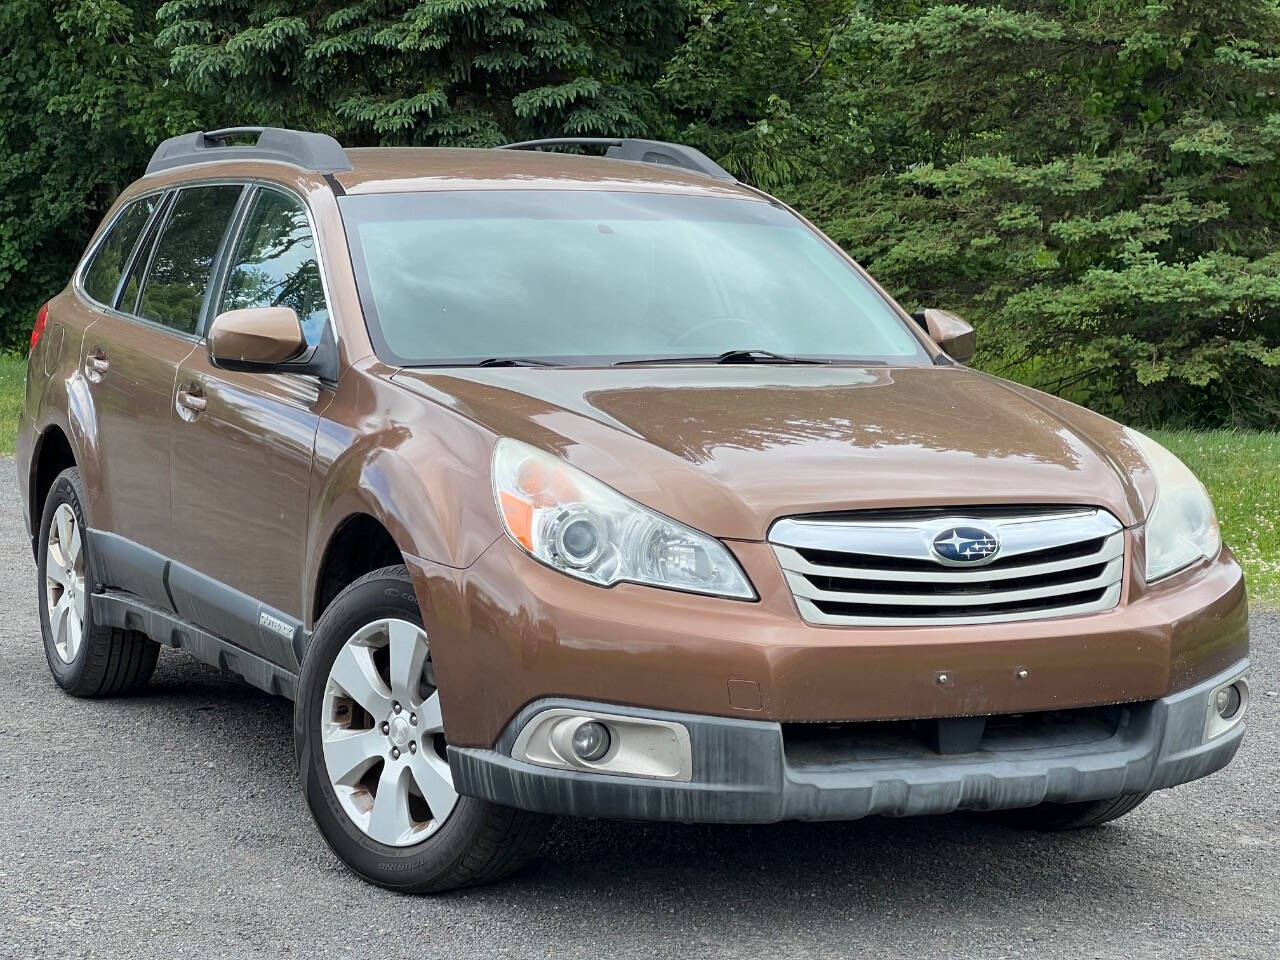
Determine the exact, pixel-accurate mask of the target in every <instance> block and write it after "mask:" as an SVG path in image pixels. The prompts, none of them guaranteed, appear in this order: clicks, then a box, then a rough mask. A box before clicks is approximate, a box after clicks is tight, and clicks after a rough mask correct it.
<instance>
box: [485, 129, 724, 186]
mask: <svg viewBox="0 0 1280 960" xmlns="http://www.w3.org/2000/svg"><path fill="white" fill-rule="evenodd" d="M543 147H608V148H609V149H608V150H606V151H605V154H604V155H605V156H606V157H612V158H613V159H615V160H635V161H638V162H640V163H664V164H666V165H667V166H669V167H679V168H681V169H682V170H692V171H693V172H694V173H701V174H704V175H706V176H708V177H714V178H715V179H717V180H728V181H729V182H730V183H737V178H736V177H734V175H733V174H731V173H730V172H729V171H728V170H726V169H725V168H724V167H722V166H720V164H718V163H716V162H715V161H714V160H712V159H711V158H710V157H708V156H707V155H706V154H705V153H703V152H702V151H701V150H695V149H694V148H693V147H686V146H685V145H684V144H681V143H665V142H663V141H662V140H635V139H632V138H630V137H549V138H547V139H545V140H524V141H522V142H520V143H508V144H505V145H504V146H501V147H499V148H498V149H499V150H541V149H542V148H543Z"/></svg>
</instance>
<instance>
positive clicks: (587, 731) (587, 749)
mask: <svg viewBox="0 0 1280 960" xmlns="http://www.w3.org/2000/svg"><path fill="white" fill-rule="evenodd" d="M608 752H609V728H608V727H606V726H605V725H604V724H603V723H596V721H594V720H588V721H587V722H586V723H583V724H579V725H578V729H577V730H575V731H573V753H574V756H576V757H577V758H578V759H579V760H586V761H588V762H590V761H594V760H599V759H600V758H601V757H603V756H604V755H605V754H606V753H608Z"/></svg>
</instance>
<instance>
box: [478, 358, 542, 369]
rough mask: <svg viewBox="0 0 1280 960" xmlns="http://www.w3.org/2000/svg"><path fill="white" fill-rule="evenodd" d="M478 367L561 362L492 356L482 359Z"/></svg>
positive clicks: (531, 365) (522, 365)
mask: <svg viewBox="0 0 1280 960" xmlns="http://www.w3.org/2000/svg"><path fill="white" fill-rule="evenodd" d="M476 366H477V367H558V366H560V364H558V363H552V362H551V361H550V360H534V359H533V358H532V357H490V358H489V359H487V360H481V361H480V362H479V363H477V364H476Z"/></svg>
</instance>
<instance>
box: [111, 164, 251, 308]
mask: <svg viewBox="0 0 1280 960" xmlns="http://www.w3.org/2000/svg"><path fill="white" fill-rule="evenodd" d="M243 189H244V188H243V187H241V186H224V185H219V186H209V187H187V188H186V189H184V190H181V191H179V193H178V196H177V198H176V199H175V200H174V202H173V207H172V208H171V209H170V211H169V215H168V218H167V219H166V220H165V224H164V227H163V228H162V230H161V232H160V235H159V237H158V238H157V239H156V244H155V249H154V250H153V251H152V253H151V263H150V265H149V266H148V268H147V275H146V280H145V282H144V283H143V285H142V296H141V297H140V298H139V301H138V310H137V313H138V316H140V317H142V318H143V319H145V320H151V321H152V322H154V323H160V324H163V325H164V326H166V327H172V328H173V329H174V330H178V331H180V332H182V333H195V332H196V328H197V327H198V326H199V323H200V314H201V310H202V308H203V306H204V298H205V293H206V292H207V291H208V289H209V281H210V279H211V277H212V275H213V266H214V262H215V261H216V260H217V258H218V250H219V248H220V247H221V246H222V239H223V237H224V236H225V235H226V232H227V224H228V223H230V221H231V214H232V213H233V212H234V210H235V208H236V202H237V201H238V200H239V199H240V193H241V191H242V190H243ZM124 309H128V307H127V306H126V307H124Z"/></svg>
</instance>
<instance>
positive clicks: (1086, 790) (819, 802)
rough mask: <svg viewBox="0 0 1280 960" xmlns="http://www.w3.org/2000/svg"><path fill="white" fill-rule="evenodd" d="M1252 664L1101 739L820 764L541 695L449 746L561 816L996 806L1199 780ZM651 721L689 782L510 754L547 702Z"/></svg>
mask: <svg viewBox="0 0 1280 960" xmlns="http://www.w3.org/2000/svg"><path fill="white" fill-rule="evenodd" d="M1247 668H1248V661H1240V662H1239V663H1237V664H1235V665H1233V666H1232V667H1231V668H1230V669H1228V670H1226V671H1224V672H1222V673H1220V674H1218V675H1216V676H1214V677H1212V678H1210V679H1208V680H1206V681H1203V682H1201V683H1198V684H1196V685H1195V686H1193V687H1190V688H1188V689H1186V690H1182V691H1180V692H1178V693H1175V694H1171V695H1169V696H1166V697H1162V698H1160V699H1158V700H1154V701H1149V702H1146V703H1139V704H1132V705H1129V706H1128V707H1126V708H1124V711H1123V715H1122V720H1121V721H1120V724H1119V727H1118V728H1117V729H1116V730H1115V732H1114V734H1113V735H1111V736H1110V737H1109V738H1107V739H1101V740H1094V741H1091V742H1087V743H1065V744H1064V743H1056V744H1049V745H1044V744H1035V743H1031V742H1025V743H1017V742H1007V741H1006V742H1005V743H1003V744H1002V745H1001V746H1000V748H999V749H983V748H981V747H980V748H979V749H978V750H977V751H975V752H972V753H965V754H957V755H949V756H944V755H939V754H933V755H929V756H913V757H909V758H887V759H874V760H859V761H854V760H847V759H845V760H841V759H833V758H832V757H830V756H828V757H825V758H824V759H823V760H822V762H811V761H809V760H797V759H796V757H794V756H789V755H788V750H787V749H786V739H785V737H784V731H783V727H782V726H781V725H780V724H778V723H775V722H761V721H753V720H740V719H736V718H728V717H711V716H702V715H696V714H678V713H669V712H660V711H652V710H649V711H645V710H636V709H632V708H624V707H617V706H614V705H607V706H606V705H603V704H586V703H582V702H575V701H565V700H543V701H539V702H537V703H534V704H530V705H529V706H528V707H526V708H525V709H524V710H522V711H521V712H520V713H519V715H518V716H517V717H516V718H515V719H514V720H513V721H512V722H511V723H510V724H509V725H508V726H507V728H506V730H505V731H504V732H503V734H502V736H501V737H500V738H499V740H498V742H497V744H495V746H494V748H493V749H482V748H475V747H454V746H450V747H449V764H450V767H451V769H452V771H453V780H454V785H455V787H456V788H457V789H458V791H459V792H460V793H463V794H467V795H470V796H476V797H482V798H484V799H486V800H491V801H494V802H496V803H500V804H503V805H504V806H510V807H518V808H521V809H525V810H535V811H540V812H544V813H553V814H563V815H570V816H587V817H608V818H618V819H636V820H675V821H686V822H689V821H703V822H717V823H768V822H774V821H778V820H855V819H858V818H860V817H865V816H870V815H873V814H884V815H888V816H914V815H920V814H940V813H950V812H951V811H954V810H997V809H1008V808H1014V807H1029V806H1034V805H1036V804H1038V803H1043V802H1053V803H1071V802H1076V801H1084V800H1101V799H1107V798H1111V797H1117V796H1120V795H1123V794H1134V793H1145V792H1148V791H1151V790H1159V789H1162V788H1165V787H1171V786H1174V785H1176V784H1179V783H1186V782H1187V781H1190V780H1195V779H1198V778H1200V777H1204V776H1207V775H1208V774H1210V773H1213V772H1214V771H1216V770H1220V769H1221V768H1222V767H1224V766H1226V765H1227V764H1228V763H1230V761H1231V759H1232V757H1234V756H1235V754H1236V751H1237V750H1238V749H1239V748H1240V743H1241V740H1242V739H1243V737H1244V731H1245V724H1244V722H1243V715H1241V719H1240V722H1237V723H1235V725H1234V726H1232V727H1231V728H1230V729H1229V730H1227V731H1226V732H1224V733H1222V734H1220V735H1218V736H1215V737H1212V738H1211V739H1206V713H1207V711H1208V709H1209V698H1210V696H1211V695H1212V694H1213V692H1214V691H1215V690H1216V689H1218V688H1219V687H1221V686H1222V685H1223V684H1224V683H1228V682H1231V681H1233V680H1235V679H1237V678H1238V677H1240V676H1242V675H1243V674H1244V673H1245V671H1246V670H1247ZM564 707H567V708H571V709H575V710H582V711H583V712H587V713H590V712H592V711H596V712H602V713H612V714H620V715H624V716H636V717H647V718H651V719H658V720H665V721H669V722H675V723H679V724H682V725H684V726H685V727H686V728H687V729H688V732H689V742H690V748H691V751H692V778H691V779H690V780H689V781H688V782H680V781H674V780H657V779H648V778H642V777H634V776H619V775H612V774H601V773H594V772H586V771H579V770H564V769H555V768H552V767H547V766H541V765H536V764H533V763H528V762H524V761H520V760H516V759H514V758H513V757H512V755H511V754H512V748H513V746H514V745H515V743H516V739H517V737H518V736H519V733H520V731H521V730H522V729H524V727H525V725H526V724H527V723H528V722H529V721H530V720H531V719H533V718H534V717H535V716H537V715H538V714H540V713H542V712H543V711H545V710H548V709H553V708H564Z"/></svg>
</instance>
